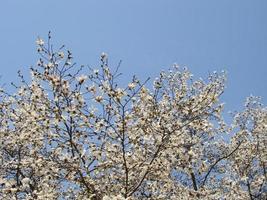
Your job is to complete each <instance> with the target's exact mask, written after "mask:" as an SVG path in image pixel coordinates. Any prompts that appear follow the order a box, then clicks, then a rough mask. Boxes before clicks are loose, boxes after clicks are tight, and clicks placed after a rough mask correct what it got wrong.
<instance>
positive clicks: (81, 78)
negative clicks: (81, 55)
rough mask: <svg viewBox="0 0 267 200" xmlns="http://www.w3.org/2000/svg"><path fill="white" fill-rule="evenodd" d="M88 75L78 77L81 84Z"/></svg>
mask: <svg viewBox="0 0 267 200" xmlns="http://www.w3.org/2000/svg"><path fill="white" fill-rule="evenodd" d="M87 78H88V77H87V76H86V75H81V76H80V77H78V78H77V80H78V82H79V84H82V83H83V82H84V81H85V80H86V79H87Z"/></svg>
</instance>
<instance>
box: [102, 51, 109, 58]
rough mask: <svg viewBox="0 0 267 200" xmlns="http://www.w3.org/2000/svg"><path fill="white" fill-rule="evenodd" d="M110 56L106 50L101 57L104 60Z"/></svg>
mask: <svg viewBox="0 0 267 200" xmlns="http://www.w3.org/2000/svg"><path fill="white" fill-rule="evenodd" d="M107 57H108V54H106V53H105V52H102V53H101V59H102V60H104V59H106V58H107Z"/></svg>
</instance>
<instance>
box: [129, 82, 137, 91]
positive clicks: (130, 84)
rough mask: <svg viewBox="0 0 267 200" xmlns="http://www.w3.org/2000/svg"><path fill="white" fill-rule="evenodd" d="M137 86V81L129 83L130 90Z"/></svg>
mask: <svg viewBox="0 0 267 200" xmlns="http://www.w3.org/2000/svg"><path fill="white" fill-rule="evenodd" d="M135 86H136V84H135V83H129V84H128V88H129V89H130V90H132V89H134V88H135Z"/></svg>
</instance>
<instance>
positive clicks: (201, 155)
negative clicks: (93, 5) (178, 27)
mask: <svg viewBox="0 0 267 200" xmlns="http://www.w3.org/2000/svg"><path fill="white" fill-rule="evenodd" d="M37 46H38V48H37V51H38V53H39V55H40V59H39V60H38V63H37V66H35V67H32V68H30V72H31V80H30V81H27V80H26V79H25V78H24V76H23V74H21V73H19V75H18V77H19V79H20V83H19V84H15V83H14V84H13V86H14V87H15V88H16V92H15V93H12V94H11V93H10V92H8V91H6V90H5V89H1V93H0V198H1V199H28V200H30V199H97V200H98V199H99V200H100V199H104V200H108V199H127V200H131V199H132V200H134V199H162V200H163V199H175V200H176V199H181V200H183V199H185V200H187V199H212V200H213V199H218V200H221V199H233V200H237V199H242V200H244V199H251V200H252V199H266V198H267V194H266V193H267V182H266V180H267V174H266V166H267V149H266V145H267V108H266V107H264V106H263V105H262V104H261V102H260V99H259V98H258V97H252V96H251V97H248V98H247V100H246V101H245V106H244V110H243V111H241V112H236V113H234V114H233V120H232V123H231V124H228V123H226V122H225V121H224V119H223V116H222V111H223V103H222V102H221V101H220V96H221V94H222V93H223V92H224V89H225V87H224V86H225V81H226V76H225V73H224V72H222V73H212V74H210V75H209V76H208V77H207V78H206V79H195V78H193V76H192V74H191V73H190V71H189V70H188V69H187V68H182V67H179V66H177V65H175V66H173V67H172V68H171V69H170V70H168V71H162V72H161V73H160V74H159V76H158V78H156V79H155V80H154V82H153V84H152V85H149V83H150V80H149V79H147V80H144V81H141V80H139V79H138V78H137V77H136V76H133V78H132V79H131V80H129V83H128V84H120V76H121V74H120V71H119V67H110V66H109V64H108V56H107V55H106V54H105V53H103V54H101V56H100V66H99V68H97V69H92V68H90V67H86V66H81V67H77V66H76V65H75V63H74V62H73V56H72V53H71V52H70V51H68V50H65V48H64V47H62V48H59V49H58V50H55V49H54V48H53V46H52V45H51V37H50V35H49V37H48V41H47V43H46V42H45V41H44V40H43V39H41V38H39V39H38V40H37Z"/></svg>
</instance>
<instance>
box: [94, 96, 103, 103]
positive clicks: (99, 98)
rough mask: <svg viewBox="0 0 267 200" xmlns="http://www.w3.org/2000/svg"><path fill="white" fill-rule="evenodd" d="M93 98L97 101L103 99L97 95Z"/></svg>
mask: <svg viewBox="0 0 267 200" xmlns="http://www.w3.org/2000/svg"><path fill="white" fill-rule="evenodd" d="M95 100H96V101H97V102H101V101H103V97H102V96H97V97H95Z"/></svg>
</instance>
